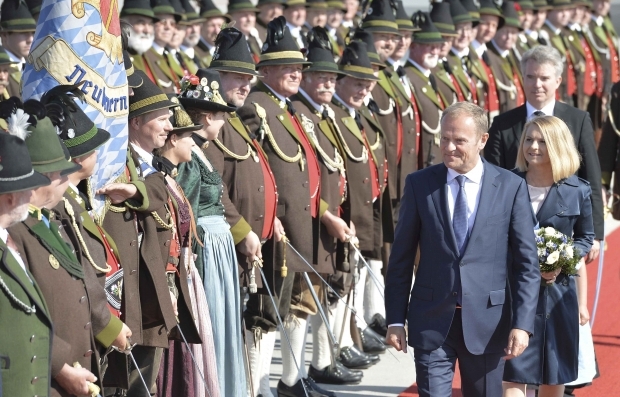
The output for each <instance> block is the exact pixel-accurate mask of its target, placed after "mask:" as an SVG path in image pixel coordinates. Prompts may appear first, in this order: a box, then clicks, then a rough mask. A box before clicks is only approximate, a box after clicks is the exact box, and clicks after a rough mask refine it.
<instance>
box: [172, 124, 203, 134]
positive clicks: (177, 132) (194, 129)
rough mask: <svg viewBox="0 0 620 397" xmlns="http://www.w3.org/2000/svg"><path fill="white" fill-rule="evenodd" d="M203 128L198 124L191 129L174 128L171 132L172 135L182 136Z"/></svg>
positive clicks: (190, 127)
mask: <svg viewBox="0 0 620 397" xmlns="http://www.w3.org/2000/svg"><path fill="white" fill-rule="evenodd" d="M202 127H203V125H202V124H196V125H192V126H189V127H178V128H173V129H172V131H170V134H174V135H181V134H185V133H186V132H194V131H198V130H201V129H202Z"/></svg>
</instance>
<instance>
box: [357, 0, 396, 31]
mask: <svg viewBox="0 0 620 397" xmlns="http://www.w3.org/2000/svg"><path fill="white" fill-rule="evenodd" d="M395 11H396V10H395V9H393V8H392V3H391V1H390V0H372V1H371V3H370V6H369V7H368V8H367V9H366V16H365V17H364V19H362V26H361V27H362V29H364V30H367V31H369V32H373V33H389V34H395V35H397V36H400V33H399V32H398V24H397V23H396V17H395V16H394V13H395Z"/></svg>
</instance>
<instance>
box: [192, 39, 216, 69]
mask: <svg viewBox="0 0 620 397" xmlns="http://www.w3.org/2000/svg"><path fill="white" fill-rule="evenodd" d="M194 53H195V56H194V62H195V63H196V64H197V65H199V67H201V68H208V67H209V65H210V64H211V59H212V58H213V55H211V51H210V50H209V47H208V46H207V44H206V43H205V42H204V40H203V39H202V38H201V39H200V41H199V42H198V44H197V45H196V46H195V47H194Z"/></svg>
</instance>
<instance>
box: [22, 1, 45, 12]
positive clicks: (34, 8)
mask: <svg viewBox="0 0 620 397" xmlns="http://www.w3.org/2000/svg"><path fill="white" fill-rule="evenodd" d="M26 4H27V5H28V9H29V10H30V13H31V14H32V15H33V16H34V15H35V14H40V13H41V5H43V0H26Z"/></svg>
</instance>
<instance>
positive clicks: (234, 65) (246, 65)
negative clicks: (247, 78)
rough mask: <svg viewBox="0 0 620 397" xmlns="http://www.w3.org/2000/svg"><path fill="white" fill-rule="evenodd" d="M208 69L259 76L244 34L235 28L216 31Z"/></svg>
mask: <svg viewBox="0 0 620 397" xmlns="http://www.w3.org/2000/svg"><path fill="white" fill-rule="evenodd" d="M209 69H213V70H217V71H219V72H234V73H241V74H248V75H251V76H259V73H258V72H257V71H256V64H255V63H254V58H253V57H252V53H251V52H250V47H249V46H248V42H247V40H246V39H245V35H244V34H243V33H241V31H240V30H239V29H236V28H225V29H222V30H221V31H220V33H218V35H217V37H216V38H215V52H214V53H213V58H212V60H211V64H210V65H209Z"/></svg>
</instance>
